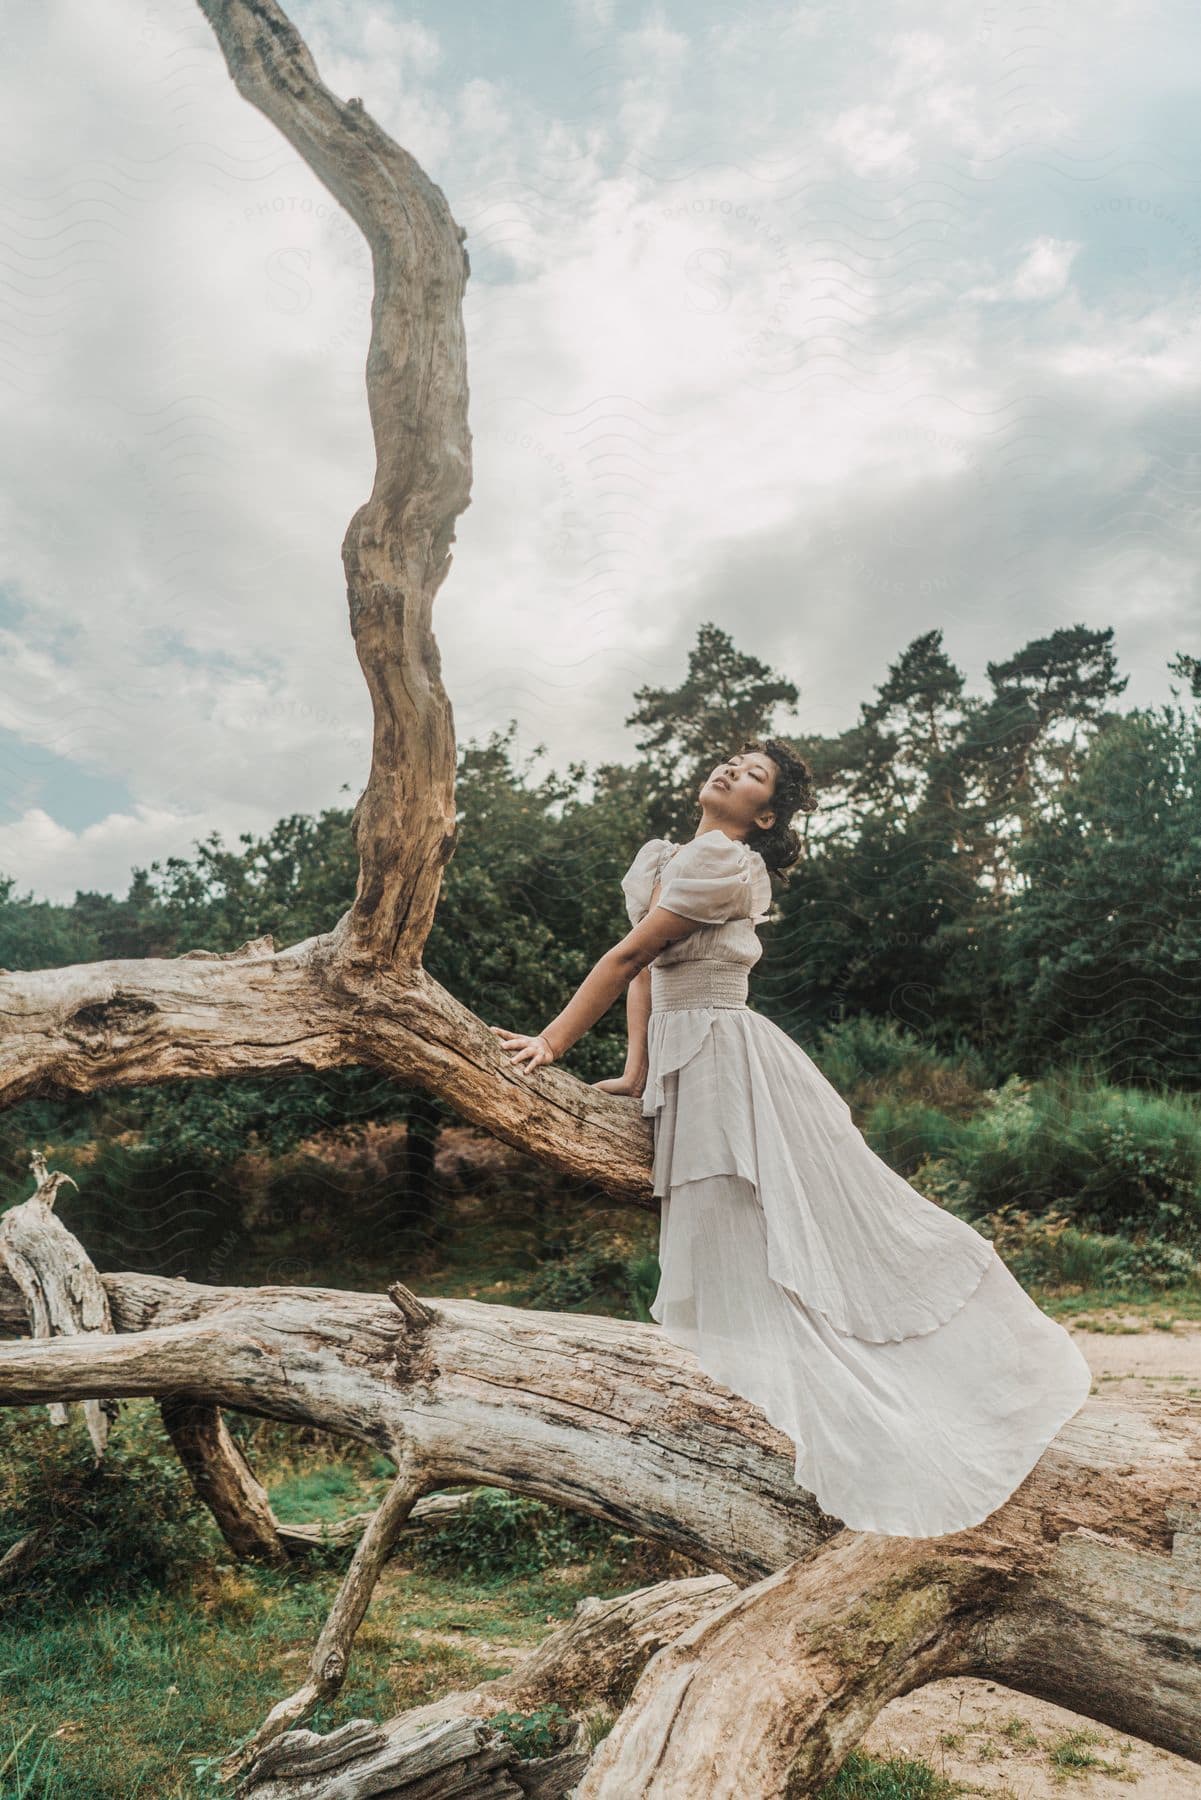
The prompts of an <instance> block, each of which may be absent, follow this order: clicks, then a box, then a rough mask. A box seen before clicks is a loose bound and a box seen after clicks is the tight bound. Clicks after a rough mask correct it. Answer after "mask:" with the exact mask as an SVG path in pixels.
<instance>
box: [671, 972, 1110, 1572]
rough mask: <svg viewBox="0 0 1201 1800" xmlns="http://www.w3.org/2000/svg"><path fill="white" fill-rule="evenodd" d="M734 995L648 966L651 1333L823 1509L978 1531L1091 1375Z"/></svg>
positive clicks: (963, 1228)
mask: <svg viewBox="0 0 1201 1800" xmlns="http://www.w3.org/2000/svg"><path fill="white" fill-rule="evenodd" d="M745 986H746V971H745V969H741V970H737V971H735V970H734V968H733V966H732V965H721V964H714V963H712V962H699V961H698V962H693V963H684V964H678V965H675V966H674V967H670V968H663V969H660V968H659V967H657V966H652V1006H653V1011H652V1013H651V1018H650V1023H649V1027H648V1050H649V1057H650V1068H649V1073H648V1078H647V1083H646V1088H645V1091H644V1097H643V1111H644V1113H646V1114H648V1115H651V1116H653V1120H654V1135H655V1160H654V1186H655V1192H656V1193H657V1194H658V1195H659V1196H660V1199H661V1215H660V1233H659V1265H660V1270H661V1279H660V1282H659V1287H658V1291H657V1293H656V1294H655V1298H654V1300H653V1301H652V1303H651V1315H652V1317H653V1318H654V1319H655V1320H656V1322H657V1323H658V1324H660V1325H661V1326H662V1328H663V1331H664V1333H665V1334H666V1335H667V1336H668V1337H669V1338H671V1339H672V1341H673V1342H675V1343H678V1344H680V1345H681V1346H682V1347H684V1348H685V1349H688V1350H690V1351H692V1352H693V1354H694V1355H695V1357H696V1359H697V1363H698V1365H699V1366H700V1368H701V1369H703V1370H704V1372H705V1374H706V1375H708V1376H710V1377H711V1379H712V1380H714V1381H717V1382H719V1383H721V1385H722V1386H724V1387H727V1388H729V1389H730V1390H731V1391H732V1392H734V1393H737V1394H740V1395H741V1396H742V1397H743V1398H744V1399H747V1400H750V1401H752V1402H753V1403H754V1404H755V1405H757V1406H758V1407H759V1408H760V1409H761V1411H762V1412H763V1413H764V1414H765V1416H766V1417H767V1418H768V1419H769V1420H770V1421H771V1423H772V1424H773V1425H775V1426H776V1427H777V1428H778V1429H779V1430H781V1431H783V1432H784V1433H786V1434H787V1436H788V1437H789V1438H790V1439H791V1440H792V1442H793V1445H794V1448H795V1452H796V1457H795V1471H794V1472H795V1478H796V1480H797V1482H798V1483H799V1484H800V1485H801V1486H802V1487H804V1488H806V1489H808V1491H809V1492H810V1493H812V1494H813V1495H814V1497H815V1498H816V1500H817V1502H818V1504H819V1506H820V1507H821V1508H822V1510H823V1511H824V1512H827V1513H831V1514H833V1515H834V1517H836V1518H838V1519H841V1520H842V1521H843V1523H844V1524H846V1525H849V1526H852V1527H853V1528H854V1529H856V1530H859V1531H878V1532H887V1533H893V1534H899V1535H901V1536H905V1537H937V1536H941V1535H943V1534H945V1533H948V1532H954V1531H961V1530H964V1529H966V1528H967V1527H969V1526H972V1525H977V1524H979V1523H980V1522H981V1520H983V1519H985V1518H987V1517H988V1515H989V1514H990V1513H991V1512H994V1511H995V1510H996V1508H997V1507H998V1506H1000V1505H1001V1504H1002V1502H1003V1501H1005V1500H1006V1499H1008V1498H1009V1496H1010V1495H1011V1494H1012V1493H1013V1491H1014V1489H1015V1488H1016V1487H1018V1485H1019V1484H1020V1483H1021V1482H1022V1481H1023V1480H1024V1478H1025V1477H1026V1475H1028V1474H1029V1472H1030V1470H1031V1469H1032V1468H1033V1467H1034V1465H1035V1463H1036V1462H1037V1461H1038V1460H1039V1457H1040V1456H1041V1455H1042V1453H1043V1451H1044V1450H1045V1449H1046V1447H1047V1445H1048V1444H1049V1443H1050V1442H1051V1440H1052V1439H1053V1438H1054V1437H1055V1435H1056V1433H1057V1432H1058V1431H1059V1430H1060V1428H1061V1426H1063V1425H1064V1424H1065V1423H1066V1421H1067V1420H1068V1419H1070V1418H1071V1417H1072V1415H1073V1414H1074V1413H1075V1412H1077V1411H1078V1410H1079V1408H1080V1407H1081V1406H1082V1405H1083V1404H1084V1402H1085V1400H1087V1398H1088V1395H1089V1391H1090V1388H1091V1385H1092V1384H1091V1377H1090V1372H1089V1367H1088V1364H1087V1363H1086V1362H1085V1360H1084V1357H1083V1356H1082V1355H1081V1353H1080V1351H1079V1350H1078V1348H1077V1347H1076V1345H1075V1344H1074V1343H1073V1341H1072V1338H1071V1336H1070V1335H1069V1333H1068V1332H1067V1331H1066V1330H1065V1329H1064V1328H1063V1326H1062V1325H1059V1324H1057V1323H1056V1322H1055V1321H1054V1320H1052V1319H1050V1318H1049V1317H1048V1316H1047V1315H1046V1314H1045V1313H1044V1312H1042V1311H1041V1310H1040V1308H1039V1307H1037V1306H1036V1305H1035V1303H1034V1302H1033V1300H1031V1299H1030V1297H1029V1295H1028V1294H1027V1293H1026V1291H1025V1289H1024V1288H1022V1287H1021V1285H1020V1284H1019V1283H1018V1282H1017V1281H1016V1280H1015V1279H1014V1277H1013V1276H1012V1275H1011V1274H1010V1272H1009V1270H1008V1268H1007V1267H1006V1266H1005V1264H1004V1263H1003V1262H1002V1261H1001V1259H1000V1257H999V1256H998V1255H997V1253H996V1250H995V1249H994V1247H993V1244H992V1242H991V1240H990V1239H988V1238H986V1237H984V1236H982V1235H981V1233H980V1232H978V1231H976V1230H975V1228H974V1227H973V1226H971V1225H969V1224H967V1223H966V1222H965V1221H964V1220H962V1219H958V1218H956V1217H955V1216H954V1214H952V1213H949V1212H946V1211H945V1210H944V1209H943V1208H942V1207H940V1206H938V1205H937V1204H936V1203H935V1202H934V1201H931V1200H927V1199H926V1198H925V1197H924V1195H922V1194H919V1193H918V1192H917V1190H916V1189H915V1188H913V1187H911V1186H910V1184H909V1183H908V1182H907V1181H905V1180H904V1178H903V1177H902V1176H900V1175H898V1174H897V1173H896V1171H895V1170H894V1169H892V1168H891V1167H890V1166H889V1165H888V1164H887V1163H885V1162H884V1161H883V1160H882V1159H881V1158H880V1157H878V1156H877V1155H876V1154H875V1152H874V1151H873V1150H872V1149H871V1148H870V1146H869V1145H868V1143H867V1141H866V1140H865V1138H864V1137H863V1135H862V1133H861V1132H860V1131H859V1130H858V1128H857V1127H856V1125H855V1123H854V1120H853V1119H852V1117H851V1112H850V1108H849V1107H848V1106H847V1104H846V1102H845V1101H844V1100H843V1098H842V1096H841V1095H840V1094H839V1093H838V1091H837V1089H836V1088H835V1087H834V1086H833V1085H832V1084H831V1083H830V1082H829V1081H827V1080H826V1078H825V1076H824V1075H823V1074H822V1073H821V1071H820V1069H818V1067H817V1065H816V1063H814V1062H813V1061H812V1059H811V1058H810V1057H809V1056H807V1055H806V1053H805V1052H804V1051H803V1050H802V1049H801V1047H800V1046H799V1045H798V1044H796V1043H794V1042H793V1040H792V1039H791V1038H790V1037H788V1036H787V1034H786V1033H785V1032H783V1031H781V1030H780V1029H779V1027H778V1026H776V1025H773V1024H772V1022H771V1020H770V1019H767V1018H765V1017H764V1016H763V1015H762V1014H761V1013H756V1012H753V1011H751V1010H750V1009H749V1008H748V1007H747V1006H746V1004H745V1001H744V1000H739V999H738V998H737V995H738V993H739V992H740V991H742V992H743V993H745ZM698 995H700V996H703V997H704V998H705V1000H706V1001H707V1002H708V1003H707V1004H696V1003H695V1002H696V998H697V996H698Z"/></svg>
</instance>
